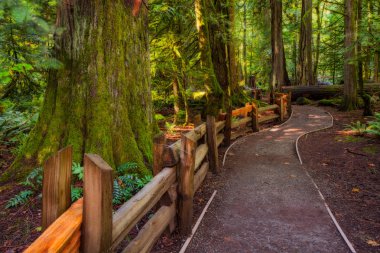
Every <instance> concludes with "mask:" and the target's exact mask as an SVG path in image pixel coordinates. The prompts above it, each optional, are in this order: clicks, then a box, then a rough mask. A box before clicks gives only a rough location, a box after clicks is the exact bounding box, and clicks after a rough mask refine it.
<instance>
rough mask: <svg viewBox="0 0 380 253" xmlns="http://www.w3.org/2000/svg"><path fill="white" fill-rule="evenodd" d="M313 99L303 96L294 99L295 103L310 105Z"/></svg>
mask: <svg viewBox="0 0 380 253" xmlns="http://www.w3.org/2000/svg"><path fill="white" fill-rule="evenodd" d="M312 102H313V101H311V100H310V99H308V98H305V97H299V98H297V100H296V103H297V105H310V104H311V103H312Z"/></svg>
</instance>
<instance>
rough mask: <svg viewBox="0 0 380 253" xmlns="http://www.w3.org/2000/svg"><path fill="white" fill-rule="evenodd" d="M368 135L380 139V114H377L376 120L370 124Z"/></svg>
mask: <svg viewBox="0 0 380 253" xmlns="http://www.w3.org/2000/svg"><path fill="white" fill-rule="evenodd" d="M366 133H369V134H373V135H376V136H377V137H380V113H375V120H374V121H370V122H368V127H367V130H366Z"/></svg>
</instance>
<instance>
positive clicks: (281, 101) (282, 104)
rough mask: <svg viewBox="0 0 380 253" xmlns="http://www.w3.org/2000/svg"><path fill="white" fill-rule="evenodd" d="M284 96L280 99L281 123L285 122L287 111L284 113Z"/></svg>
mask: <svg viewBox="0 0 380 253" xmlns="http://www.w3.org/2000/svg"><path fill="white" fill-rule="evenodd" d="M284 109H285V108H284V96H281V97H280V121H281V122H283V121H284V114H285V111H284Z"/></svg>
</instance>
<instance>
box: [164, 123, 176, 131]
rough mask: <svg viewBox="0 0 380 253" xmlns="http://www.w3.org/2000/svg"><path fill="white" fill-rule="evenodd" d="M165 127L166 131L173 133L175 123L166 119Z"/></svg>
mask: <svg viewBox="0 0 380 253" xmlns="http://www.w3.org/2000/svg"><path fill="white" fill-rule="evenodd" d="M165 128H166V130H167V132H168V133H170V134H173V133H174V128H175V124H173V123H170V122H167V121H166V122H165Z"/></svg>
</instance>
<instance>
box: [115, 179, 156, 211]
mask: <svg viewBox="0 0 380 253" xmlns="http://www.w3.org/2000/svg"><path fill="white" fill-rule="evenodd" d="M150 180H152V176H145V177H142V178H141V177H139V176H138V175H137V174H129V175H121V176H118V177H117V178H116V179H115V180H114V182H113V200H112V203H113V204H114V205H119V204H122V203H124V202H125V201H127V200H128V199H130V198H131V197H132V196H133V195H135V194H136V193H137V192H138V191H139V190H141V189H142V188H143V187H144V186H145V185H146V184H147V183H149V182H150Z"/></svg>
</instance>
